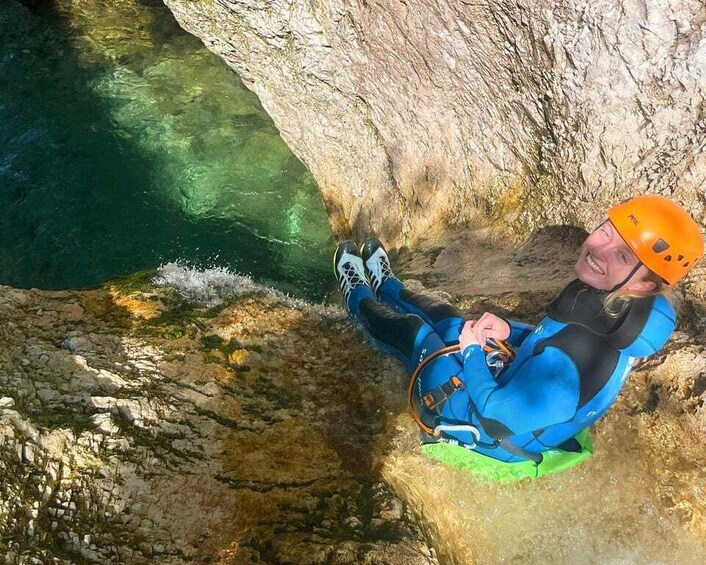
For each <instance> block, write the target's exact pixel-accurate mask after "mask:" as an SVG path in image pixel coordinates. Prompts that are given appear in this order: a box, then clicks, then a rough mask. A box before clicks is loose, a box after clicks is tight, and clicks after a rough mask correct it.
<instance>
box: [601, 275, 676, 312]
mask: <svg viewBox="0 0 706 565" xmlns="http://www.w3.org/2000/svg"><path fill="white" fill-rule="evenodd" d="M643 280H645V281H647V282H652V283H654V285H655V287H654V288H653V289H652V290H648V291H646V292H640V291H637V290H628V289H625V288H619V289H618V290H614V291H613V292H611V293H610V294H608V296H606V297H605V298H604V299H603V310H604V311H605V312H606V313H607V314H608V315H609V316H610V317H611V318H617V317H619V316H620V315H622V314H623V313H624V312H625V310H626V309H627V307H628V306H629V305H630V301H631V300H633V299H634V298H648V297H650V296H656V295H658V294H663V295H665V296H666V297H667V298H669V295H670V294H671V293H672V288H671V287H670V286H669V285H668V284H667V283H666V282H665V281H664V279H663V278H662V277H660V276H659V275H657V274H655V273H653V272H652V271H650V270H649V269H648V271H647V275H646V276H645V278H644V279H643Z"/></svg>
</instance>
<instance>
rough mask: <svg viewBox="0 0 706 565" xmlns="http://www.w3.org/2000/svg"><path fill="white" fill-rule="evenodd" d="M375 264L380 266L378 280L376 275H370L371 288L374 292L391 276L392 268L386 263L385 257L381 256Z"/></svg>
mask: <svg viewBox="0 0 706 565" xmlns="http://www.w3.org/2000/svg"><path fill="white" fill-rule="evenodd" d="M377 263H378V265H379V266H380V278H379V279H378V277H377V275H376V273H373V272H371V273H370V278H371V279H372V280H371V282H372V283H373V285H372V286H373V289H375V291H376V292H377V290H378V288H380V286H381V285H382V283H384V282H385V281H386V280H387V279H389V278H390V277H391V276H392V267H390V263H389V262H388V260H387V256H386V255H381V256H380V257H379V258H378V260H377Z"/></svg>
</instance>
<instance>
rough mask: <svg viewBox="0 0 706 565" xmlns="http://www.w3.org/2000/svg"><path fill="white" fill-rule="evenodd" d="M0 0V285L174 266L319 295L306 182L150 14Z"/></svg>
mask: <svg viewBox="0 0 706 565" xmlns="http://www.w3.org/2000/svg"><path fill="white" fill-rule="evenodd" d="M0 3H1V9H0V85H2V86H1V87H0V284H7V285H12V286H17V287H38V288H46V289H57V288H80V287H85V286H90V285H94V284H96V283H99V282H101V281H103V280H105V279H107V278H109V277H111V276H115V275H121V274H128V273H132V272H135V271H138V270H142V269H154V268H156V267H158V266H159V265H160V264H163V263H168V262H180V263H182V264H188V265H191V266H194V267H199V268H205V267H228V268H229V269H232V270H233V271H237V272H239V273H243V274H249V275H251V276H253V277H254V278H255V279H256V280H259V281H262V282H266V283H269V284H272V285H274V286H276V287H278V288H280V289H281V290H284V291H286V292H288V293H290V294H293V295H296V296H301V297H307V298H310V299H314V300H320V299H321V298H323V296H324V295H325V293H326V291H327V290H328V288H327V285H326V284H322V281H326V280H327V279H328V278H331V277H330V275H329V253H330V251H331V232H330V227H329V225H328V221H327V218H326V214H325V211H324V207H323V205H322V202H321V200H320V196H319V192H318V188H317V186H316V184H315V182H314V180H313V178H312V176H311V174H310V173H309V172H308V171H307V169H306V168H305V167H304V166H303V165H302V164H301V162H300V161H299V160H298V159H297V158H296V157H295V156H294V155H293V154H292V153H291V151H290V150H289V149H288V148H287V146H286V145H285V144H284V142H283V141H282V139H281V138H280V136H279V133H278V131H277V129H276V128H275V127H274V125H273V123H272V121H271V119H270V118H269V117H268V116H267V114H266V113H265V112H264V111H263V109H262V107H261V106H260V104H259V101H258V99H257V97H256V96H255V95H254V94H253V93H252V92H250V91H249V90H247V89H246V88H245V87H244V86H243V84H242V82H241V81H240V79H239V78H238V76H237V75H236V74H235V73H233V72H232V71H231V70H230V69H229V68H228V67H227V66H226V65H225V64H224V63H223V62H222V61H221V60H220V59H219V58H218V57H216V56H215V55H213V54H211V53H210V52H208V51H207V50H206V49H205V47H204V46H203V45H202V44H201V43H200V41H198V40H197V39H196V38H194V37H192V36H190V35H188V34H187V33H185V32H184V31H183V30H181V29H180V28H179V27H178V25H177V24H176V22H175V20H174V18H173V17H172V15H171V13H170V12H169V11H168V10H167V9H166V8H165V7H164V6H163V5H162V4H161V2H158V1H154V0H141V1H137V0H90V1H86V0H81V1H79V0H54V1H53V2H41V3H39V7H38V8H35V9H28V8H26V7H24V6H22V5H20V4H19V3H16V2H15V1H14V0H1V2H0Z"/></svg>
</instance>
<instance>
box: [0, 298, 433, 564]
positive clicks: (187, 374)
mask: <svg viewBox="0 0 706 565" xmlns="http://www.w3.org/2000/svg"><path fill="white" fill-rule="evenodd" d="M238 294H241V295H243V296H240V297H239V298H236V299H235V301H234V302H233V303H232V306H233V307H228V308H225V307H224V306H223V305H221V306H220V307H216V308H213V309H208V308H204V307H201V308H198V307H196V306H194V305H189V304H187V303H185V302H183V301H182V300H181V299H180V298H179V297H178V296H175V295H172V294H170V293H169V292H167V293H165V292H164V290H160V289H157V288H151V287H147V286H145V287H144V289H143V290H142V291H134V289H131V290H125V289H124V288H122V289H121V288H120V287H119V286H115V285H112V286H108V287H106V288H103V289H100V290H95V291H86V292H39V291H21V290H14V289H9V288H7V287H2V288H0V563H3V564H8V565H10V564H11V565H15V564H28V563H41V564H42V565H45V564H46V565H49V564H57V565H58V564H66V563H100V564H103V563H125V564H131V565H132V564H135V565H136V564H150V565H153V564H167V563H168V564H173V565H176V564H181V563H220V564H223V565H236V564H245V563H261V564H265V563H312V564H313V563H322V564H323V563H342V564H343V563H348V564H351V565H353V564H358V563H389V564H402V563H404V564H406V565H407V564H418V565H422V564H434V563H436V559H435V557H434V556H433V553H432V551H431V549H430V548H429V547H428V546H427V544H426V543H425V542H423V541H422V537H421V533H420V530H419V528H418V527H417V526H416V525H415V524H414V523H413V522H412V521H411V520H410V518H409V515H408V512H407V510H406V507H405V505H404V504H403V503H402V502H401V501H400V500H399V499H398V498H397V497H395V496H394V495H393V494H392V492H391V490H390V488H389V487H387V486H386V484H385V483H384V482H383V481H382V480H381V479H380V477H379V475H378V473H376V472H375V466H376V464H377V463H376V462H377V461H378V459H379V457H380V456H381V454H382V453H384V451H385V450H386V449H387V447H386V444H385V443H384V441H383V440H384V439H385V436H384V435H383V434H382V431H383V430H384V429H385V428H386V419H387V415H388V413H389V412H390V411H391V410H393V409H394V410H398V408H399V405H400V401H401V397H402V395H401V394H400V395H390V394H385V391H386V390H388V387H389V386H391V383H390V379H392V380H393V381H394V380H395V379H397V378H399V377H400V373H399V369H397V370H395V369H396V368H395V367H394V365H391V362H390V361H389V360H385V361H383V362H382V364H381V365H378V367H379V368H386V369H387V371H384V372H383V371H381V372H379V373H377V376H375V377H374V378H373V380H372V381H367V380H362V379H361V378H360V374H359V372H358V371H360V370H365V371H366V372H368V373H370V374H374V372H373V369H372V367H373V365H374V364H375V357H374V356H373V357H371V356H370V354H369V353H368V354H367V355H366V353H365V350H366V349H367V345H366V344H364V343H362V342H361V341H360V340H359V338H358V337H357V336H356V335H355V333H354V332H351V331H347V330H348V329H349V328H350V323H349V322H348V321H347V320H346V317H345V315H344V313H343V312H342V311H341V310H339V309H337V308H336V309H324V308H321V307H319V308H314V309H311V308H308V307H305V305H304V304H302V303H292V302H291V301H289V300H287V299H285V298H284V297H282V296H279V297H278V296H275V295H272V294H269V293H268V292H267V291H265V290H263V289H260V290H258V289H257V288H255V287H252V286H248V287H242V288H239V292H238ZM170 296H171V297H170ZM312 315H313V318H312ZM322 323H323V325H322ZM324 328H326V330H325V331H322V330H324ZM329 331H332V336H331V337H332V338H333V340H332V339H331V338H330V337H329V333H328V332H329ZM341 338H343V341H340V339H341ZM358 357H359V358H360V359H358ZM342 382H346V384H347V386H341V383H342ZM392 386H394V385H392Z"/></svg>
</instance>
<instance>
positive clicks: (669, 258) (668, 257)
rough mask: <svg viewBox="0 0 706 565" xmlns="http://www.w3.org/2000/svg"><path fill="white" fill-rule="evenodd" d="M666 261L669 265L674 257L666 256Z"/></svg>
mask: <svg viewBox="0 0 706 565" xmlns="http://www.w3.org/2000/svg"><path fill="white" fill-rule="evenodd" d="M664 260H665V261H666V262H667V263H669V262H670V261H671V260H672V256H671V255H665V257H664Z"/></svg>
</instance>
